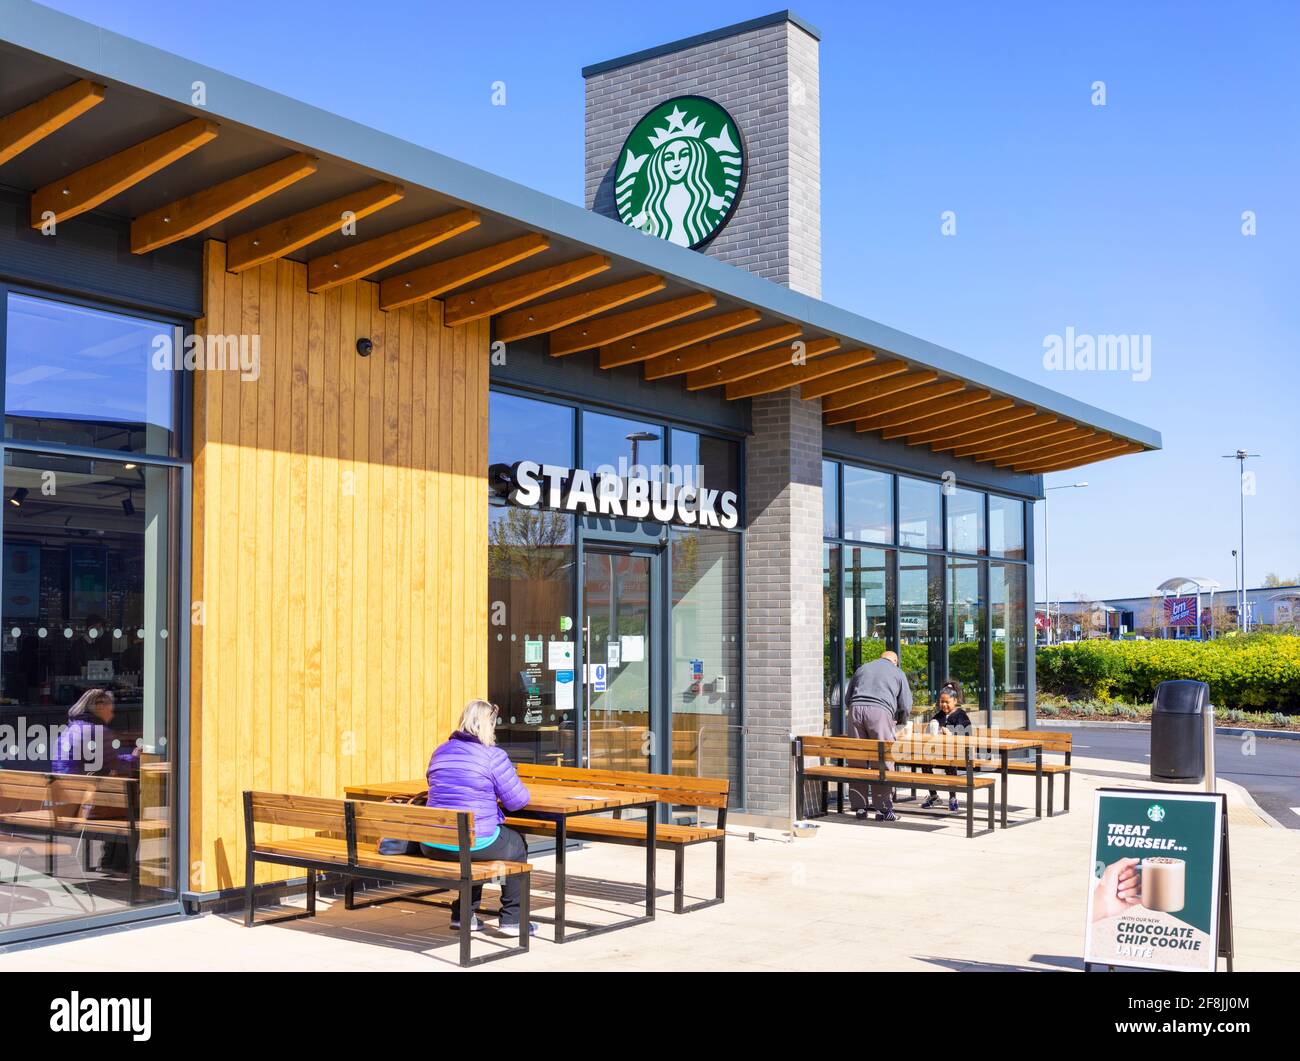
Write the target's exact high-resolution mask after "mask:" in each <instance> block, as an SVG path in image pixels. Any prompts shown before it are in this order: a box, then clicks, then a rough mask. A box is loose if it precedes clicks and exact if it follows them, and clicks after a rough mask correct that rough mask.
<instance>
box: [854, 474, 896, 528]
mask: <svg viewBox="0 0 1300 1061" xmlns="http://www.w3.org/2000/svg"><path fill="white" fill-rule="evenodd" d="M841 474H842V475H843V478H844V537H846V538H848V539H849V540H850V541H858V542H885V543H888V542H892V541H893V540H894V477H893V476H892V475H887V474H886V473H885V472H875V471H871V470H870V469H869V468H855V467H853V465H851V464H845V465H842V466H841Z"/></svg>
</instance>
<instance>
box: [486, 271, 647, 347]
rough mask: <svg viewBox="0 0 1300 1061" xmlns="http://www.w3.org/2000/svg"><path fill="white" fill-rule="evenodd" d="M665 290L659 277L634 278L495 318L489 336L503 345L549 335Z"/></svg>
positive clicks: (512, 311)
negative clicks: (531, 337)
mask: <svg viewBox="0 0 1300 1061" xmlns="http://www.w3.org/2000/svg"><path fill="white" fill-rule="evenodd" d="M667 286H668V281H666V280H665V279H664V278H663V277H662V276H654V275H648V276H636V277H633V278H632V279H631V280H624V281H622V282H621V283H617V284H610V285H609V286H608V287H599V288H597V289H596V290H594V291H583V292H581V293H579V294H577V295H567V296H565V297H564V298H557V299H555V300H554V301H553V302H544V303H542V304H541V305H539V306H526V307H525V308H523V309H516V310H511V311H510V312H509V313H503V314H502V315H501V316H500V317H499V318H497V321H496V327H495V328H494V330H493V335H494V336H495V337H496V338H497V339H499V340H500V341H501V342H503V343H512V342H514V341H515V340H516V339H526V338H528V337H529V336H530V335H541V334H542V333H543V332H553V331H555V330H556V329H557V328H562V327H564V326H565V325H568V324H573V323H574V322H575V321H580V320H586V319H587V318H588V317H594V316H595V315H596V314H597V313H604V312H605V311H606V310H610V309H614V308H615V307H616V306H623V305H626V304H627V303H629V302H635V301H636V300H637V299H638V298H645V297H646V295H653V294H654V293H655V292H656V291H662V290H663V289H664V288H665V287H667Z"/></svg>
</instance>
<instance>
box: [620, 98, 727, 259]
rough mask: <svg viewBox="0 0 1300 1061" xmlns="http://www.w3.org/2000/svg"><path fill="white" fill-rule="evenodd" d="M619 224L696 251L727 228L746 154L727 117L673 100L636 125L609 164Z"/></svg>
mask: <svg viewBox="0 0 1300 1061" xmlns="http://www.w3.org/2000/svg"><path fill="white" fill-rule="evenodd" d="M615 166H616V176H615V179H614V180H615V183H614V199H615V203H616V205H617V206H618V216H619V218H620V219H621V220H622V221H623V223H624V224H625V225H631V226H632V227H633V228H639V229H640V230H641V231H642V232H646V233H648V234H649V235H652V236H658V237H659V238H660V239H666V240H668V241H669V242H671V243H678V244H680V245H681V246H683V247H698V246H700V245H701V244H703V243H706V242H708V240H710V239H711V238H712V237H713V236H715V235H716V234H717V232H718V230H719V229H720V228H722V226H723V225H725V224H726V223H727V220H728V219H729V218H730V217H731V214H732V211H733V210H735V208H736V202H737V200H738V199H739V198H740V192H741V189H742V188H743V187H744V183H745V152H744V146H743V145H742V144H741V140H740V132H739V129H738V128H737V126H736V123H735V121H734V120H733V119H732V117H731V115H730V114H728V113H727V112H726V111H725V110H723V109H722V108H721V107H720V106H718V104H716V103H714V102H713V100H711V99H705V98H704V97H702V96H678V97H677V98H676V99H670V100H668V101H667V102H666V103H661V104H659V106H657V107H655V109H654V110H652V111H651V112H650V113H649V114H647V115H646V116H645V117H644V118H642V119H641V120H640V121H639V122H637V123H636V127H635V128H634V129H633V130H632V132H631V134H630V135H629V136H628V138H627V141H626V142H625V143H624V144H623V150H622V153H621V154H620V155H619V157H618V161H617V162H616V163H615Z"/></svg>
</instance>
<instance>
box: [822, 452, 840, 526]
mask: <svg viewBox="0 0 1300 1061" xmlns="http://www.w3.org/2000/svg"><path fill="white" fill-rule="evenodd" d="M839 536H840V466H839V465H838V464H836V463H835V461H822V537H824V538H838V537H839Z"/></svg>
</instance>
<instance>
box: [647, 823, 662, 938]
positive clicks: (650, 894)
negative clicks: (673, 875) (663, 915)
mask: <svg viewBox="0 0 1300 1061" xmlns="http://www.w3.org/2000/svg"><path fill="white" fill-rule="evenodd" d="M658 817H659V805H658V804H657V803H651V804H648V805H647V806H646V811H645V821H646V826H645V914H646V917H649V918H653V917H654V916H655V850H656V849H655V835H656V831H655V830H656V824H657V819H658Z"/></svg>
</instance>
